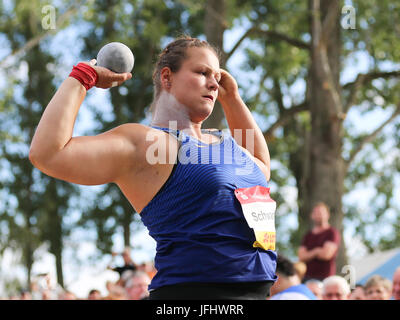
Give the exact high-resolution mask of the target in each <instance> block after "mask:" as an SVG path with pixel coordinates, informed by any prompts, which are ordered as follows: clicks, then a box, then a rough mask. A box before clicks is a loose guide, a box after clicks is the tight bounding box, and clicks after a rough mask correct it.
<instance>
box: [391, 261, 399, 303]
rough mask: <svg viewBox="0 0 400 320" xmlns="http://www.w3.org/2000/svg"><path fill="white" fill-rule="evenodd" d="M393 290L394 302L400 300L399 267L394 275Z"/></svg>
mask: <svg viewBox="0 0 400 320" xmlns="http://www.w3.org/2000/svg"><path fill="white" fill-rule="evenodd" d="M392 282H393V288H392V295H393V299H394V300H400V267H398V268H397V269H396V270H395V271H394V274H393V279H392Z"/></svg>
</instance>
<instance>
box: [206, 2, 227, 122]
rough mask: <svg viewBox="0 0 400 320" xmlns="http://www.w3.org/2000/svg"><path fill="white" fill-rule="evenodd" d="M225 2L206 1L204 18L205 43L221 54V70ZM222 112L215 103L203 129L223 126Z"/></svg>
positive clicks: (223, 61)
mask: <svg viewBox="0 0 400 320" xmlns="http://www.w3.org/2000/svg"><path fill="white" fill-rule="evenodd" d="M225 9H226V4H225V0H207V1H206V12H205V18H204V33H205V35H206V38H207V41H208V42H209V43H210V44H211V45H213V46H214V47H216V48H217V49H218V50H219V51H220V53H221V63H220V65H221V68H225V63H226V61H225V53H224V49H223V48H224V46H223V42H224V31H225V29H226V26H225V14H226V12H225ZM223 119H224V111H223V110H222V107H221V105H220V103H219V102H218V101H217V102H216V103H215V106H214V110H213V112H212V114H211V115H210V117H209V118H208V119H207V120H206V121H204V128H218V129H221V128H222V126H223V123H222V120H223Z"/></svg>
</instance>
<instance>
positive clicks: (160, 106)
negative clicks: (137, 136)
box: [151, 91, 202, 140]
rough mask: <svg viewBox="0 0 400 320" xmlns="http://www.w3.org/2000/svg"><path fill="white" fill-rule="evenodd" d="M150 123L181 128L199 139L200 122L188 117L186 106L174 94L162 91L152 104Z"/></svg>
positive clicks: (200, 135) (175, 128) (170, 127)
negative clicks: (152, 111) (152, 112)
mask: <svg viewBox="0 0 400 320" xmlns="http://www.w3.org/2000/svg"><path fill="white" fill-rule="evenodd" d="M154 108H155V110H154V114H153V119H152V121H151V125H153V126H158V127H162V128H169V129H173V130H182V131H183V132H185V133H186V134H188V135H191V136H194V137H195V138H197V139H199V140H201V139H202V133H201V122H199V123H195V122H192V121H191V119H190V115H189V111H188V107H187V106H185V105H184V104H182V103H180V102H179V101H178V100H177V99H176V98H175V96H174V95H172V94H170V93H168V92H166V91H162V92H161V93H160V96H159V98H158V99H157V101H156V102H155V105H154Z"/></svg>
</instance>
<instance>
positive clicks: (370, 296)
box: [364, 275, 392, 300]
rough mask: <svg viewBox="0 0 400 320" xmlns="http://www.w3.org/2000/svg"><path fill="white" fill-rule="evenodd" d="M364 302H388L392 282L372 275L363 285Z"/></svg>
mask: <svg viewBox="0 0 400 320" xmlns="http://www.w3.org/2000/svg"><path fill="white" fill-rule="evenodd" d="M364 291H365V298H366V300H389V299H390V297H391V295H392V282H391V281H390V280H389V279H386V278H383V277H381V276H379V275H374V276H372V277H371V278H369V279H368V280H367V282H366V283H365V285H364Z"/></svg>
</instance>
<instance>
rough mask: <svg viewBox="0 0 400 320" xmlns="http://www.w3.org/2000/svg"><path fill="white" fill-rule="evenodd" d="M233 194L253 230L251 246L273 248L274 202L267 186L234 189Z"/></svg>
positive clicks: (274, 236) (274, 238)
mask: <svg viewBox="0 0 400 320" xmlns="http://www.w3.org/2000/svg"><path fill="white" fill-rule="evenodd" d="M235 196H236V198H237V199H238V200H239V202H240V204H241V205H242V211H243V215H244V217H245V219H246V221H247V224H248V225H249V227H250V228H252V229H253V231H254V234H255V237H256V241H255V242H254V243H253V247H259V248H262V249H264V250H275V241H276V232H275V210H276V202H275V201H274V200H273V199H271V197H270V196H269V188H266V187H262V186H255V187H251V188H241V189H236V190H235Z"/></svg>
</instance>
